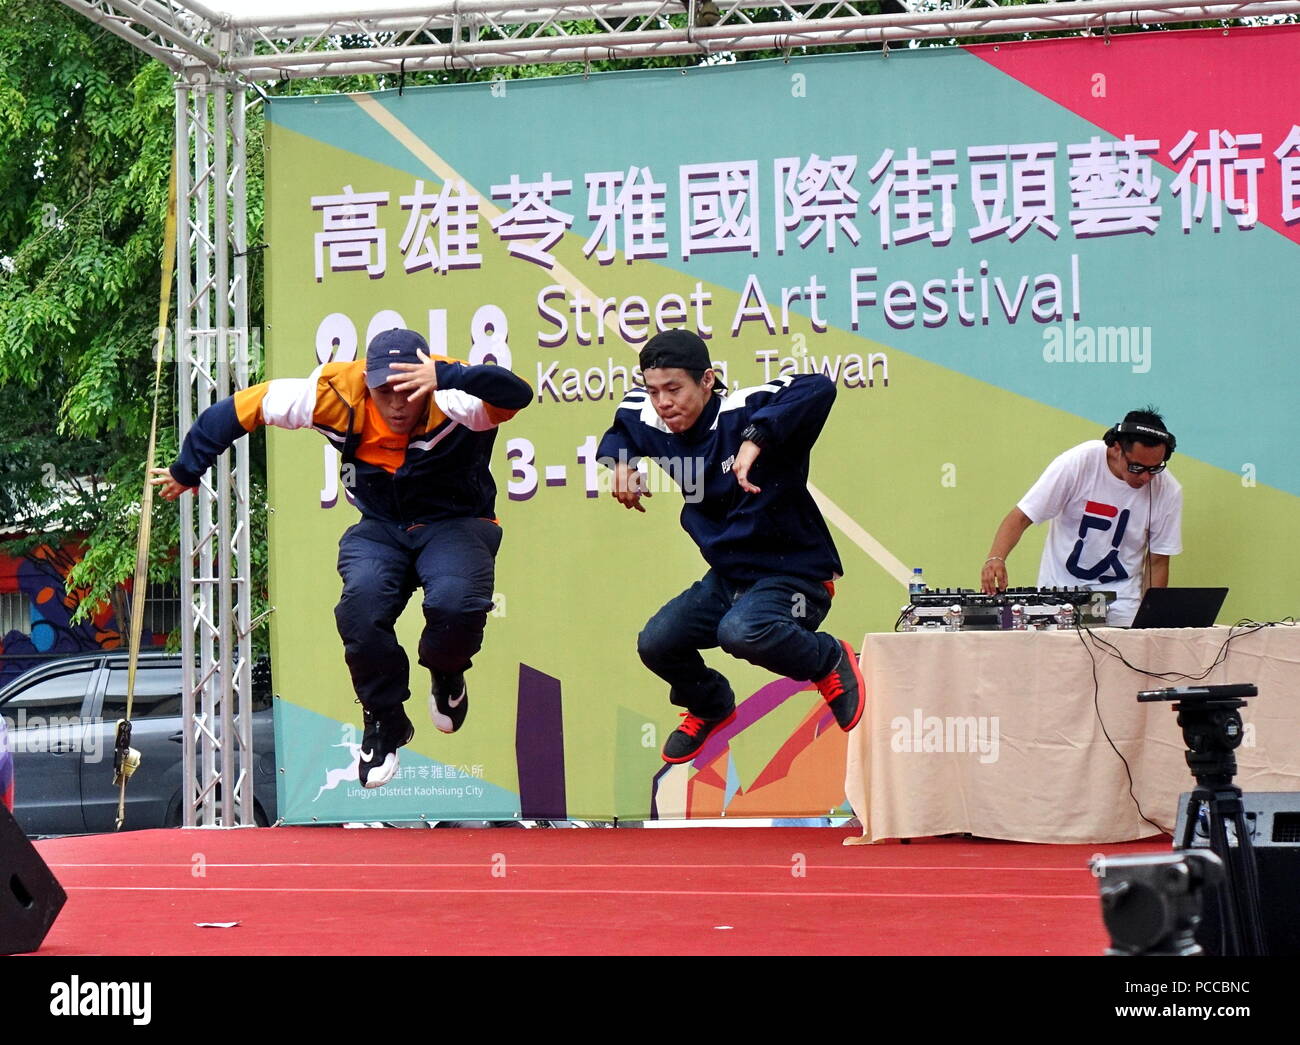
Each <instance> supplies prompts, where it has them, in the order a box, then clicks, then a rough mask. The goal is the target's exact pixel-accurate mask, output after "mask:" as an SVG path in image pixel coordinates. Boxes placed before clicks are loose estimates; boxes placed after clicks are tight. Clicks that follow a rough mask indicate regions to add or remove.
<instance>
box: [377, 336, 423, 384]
mask: <svg viewBox="0 0 1300 1045" xmlns="http://www.w3.org/2000/svg"><path fill="white" fill-rule="evenodd" d="M419 352H423V353H424V354H425V355H426V356H427V355H428V354H429V345H428V342H426V341H425V340H424V338H422V337H421V336H420V335H419V334H417V333H416V332H415V331H414V330H401V329H398V328H394V329H393V330H385V331H382V332H381V333H378V334H376V335H375V336H374V339H373V340H372V341H371V342H370V347H369V348H367V349H366V386H367V387H368V388H379V387H380V386H382V385H385V384H387V383H388V379H389V378H390V377H398V376H402V375H404V374H405V373H406V371H403V370H394V369H393V364H394V363H419V362H421V360H420V357H419V355H418V354H417V353H419Z"/></svg>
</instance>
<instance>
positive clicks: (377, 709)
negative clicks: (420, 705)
mask: <svg viewBox="0 0 1300 1045" xmlns="http://www.w3.org/2000/svg"><path fill="white" fill-rule="evenodd" d="M531 400H532V389H530V388H529V387H528V384H527V382H525V381H523V380H522V379H521V378H518V377H516V376H515V375H514V374H512V373H511V372H510V371H508V370H506V369H505V368H504V367H498V366H466V365H465V364H463V363H460V362H458V361H456V360H452V359H446V358H443V357H442V356H430V354H429V346H428V345H427V344H426V343H425V340H424V338H422V337H421V336H420V335H419V334H417V333H416V332H415V331H413V330H396V329H394V330H385V331H383V332H382V333H380V334H377V335H375V337H374V339H373V340H372V341H371V342H370V346H369V348H368V349H367V350H366V358H365V359H358V360H355V361H353V362H341V363H325V364H323V365H321V366H319V367H317V368H316V369H315V370H314V371H313V372H312V374H311V376H310V377H306V378H281V379H278V380H275V381H268V382H265V383H263V384H260V385H253V386H252V387H250V388H247V389H245V390H244V391H242V392H236V393H235V394H234V395H233V396H231V397H230V398H229V399H223V400H221V401H220V402H217V403H214V404H213V405H212V406H210V407H208V409H206V410H204V411H203V413H201V414H199V416H198V417H197V418H196V419H195V421H194V425H193V426H192V427H191V428H190V430H189V432H188V433H187V434H186V436H185V442H184V444H183V446H182V447H181V453H180V456H179V457H178V458H177V459H176V462H175V463H174V464H173V465H172V466H171V468H170V469H167V468H158V469H155V470H154V476H153V482H155V483H156V484H157V485H158V486H159V487H160V492H161V494H162V496H163V497H165V498H166V499H168V500H175V499H176V498H177V497H179V496H180V495H181V494H182V493H184V492H185V491H186V490H188V489H193V488H194V487H196V486H198V484H199V480H200V479H201V478H202V476H203V473H204V472H206V471H207V470H208V468H210V467H211V465H212V463H213V461H215V460H216V458H217V456H218V455H219V454H221V453H222V452H224V451H225V450H226V449H227V448H228V447H229V446H230V445H231V443H233V442H234V441H235V440H236V439H238V438H239V437H240V436H242V435H244V434H246V433H248V432H251V431H252V430H253V429H254V428H256V427H257V426H258V425H275V426H276V427H279V428H307V427H311V428H315V429H316V430H317V431H318V432H320V433H321V434H322V435H324V436H325V437H326V438H327V439H328V440H329V441H330V442H331V443H332V444H333V445H334V446H335V447H336V448H337V449H338V450H339V453H340V454H341V455H342V457H343V462H344V464H345V465H347V466H349V467H350V473H351V474H352V475H353V476H355V482H354V483H353V484H352V496H353V499H354V500H355V501H356V505H357V508H359V509H360V511H361V521H360V522H358V523H356V524H355V525H353V526H351V527H349V528H348V530H347V531H346V532H345V533H344V534H343V537H342V539H340V541H339V561H338V570H339V574H340V576H341V577H342V578H343V596H342V598H341V599H340V600H339V604H338V605H337V606H336V607H335V608H334V618H335V622H336V624H337V626H338V631H339V636H340V637H341V638H342V639H343V654H344V659H345V660H346V661H347V665H348V671H349V673H350V674H351V676H352V686H353V689H354V690H355V691H356V694H357V701H358V702H359V703H360V704H361V707H362V712H363V717H364V720H365V734H364V736H363V737H362V739H361V751H360V754H359V757H358V764H357V771H358V777H359V778H360V780H361V783H362V784H363V785H364V786H365V787H379V786H381V785H383V784H386V783H388V781H390V780H391V779H392V778H393V774H394V773H396V772H397V749H398V748H399V747H401V746H402V745H404V744H407V743H409V742H410V740H411V738H412V737H413V736H414V735H415V729H414V727H413V726H412V725H411V721H410V719H409V718H407V716H406V712H405V710H404V709H403V706H402V705H403V703H404V702H405V701H406V700H407V699H408V698H409V697H410V695H411V691H410V671H409V663H408V661H407V658H406V652H405V651H404V650H403V649H402V647H401V646H400V645H399V644H398V642H397V636H396V634H395V632H394V630H393V625H394V624H395V623H396V621H397V618H398V617H399V616H400V615H401V613H402V610H403V609H404V608H405V606H406V603H407V601H408V600H409V599H410V597H411V595H412V594H413V592H414V591H415V588H416V586H417V585H419V586H420V587H422V588H423V589H424V599H423V609H424V620H425V626H424V631H423V633H422V634H421V636H420V650H419V654H420V663H421V664H422V665H423V666H424V667H426V668H428V669H429V672H430V674H431V675H432V686H431V692H430V696H429V714H430V717H431V718H432V719H433V724H434V725H435V726H437V727H438V729H440V730H442V732H444V733H454V732H455V731H456V730H457V729H459V728H460V725H461V723H462V722H463V721H464V720H465V714H466V712H467V711H468V709H469V694H468V691H467V690H466V687H465V676H464V673H465V671H466V670H467V669H468V668H469V667H470V662H471V658H472V657H473V656H474V654H476V653H477V652H478V651H479V648H480V646H481V645H482V643H483V627H484V625H485V624H486V623H487V614H488V610H490V609H491V608H492V588H493V580H494V567H495V562H496V553H497V549H498V548H499V547H500V544H501V527H500V525H499V524H498V523H497V520H496V518H495V508H494V503H495V498H496V485H495V484H494V483H493V481H492V475H491V473H490V472H489V471H488V459H489V456H490V453H491V450H492V442H493V440H494V439H495V438H496V428H497V426H498V425H499V424H501V423H502V422H503V421H506V420H508V419H509V418H511V417H513V416H514V414H515V413H517V412H518V411H519V410H522V409H523V408H524V407H525V406H527V405H528V403H529V402H530V401H531Z"/></svg>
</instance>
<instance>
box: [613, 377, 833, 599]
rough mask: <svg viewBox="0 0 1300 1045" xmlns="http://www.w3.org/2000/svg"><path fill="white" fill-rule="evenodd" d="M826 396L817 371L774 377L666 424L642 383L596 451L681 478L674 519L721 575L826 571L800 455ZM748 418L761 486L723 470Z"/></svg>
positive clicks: (821, 531) (825, 537)
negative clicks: (749, 486) (678, 426)
mask: <svg viewBox="0 0 1300 1045" xmlns="http://www.w3.org/2000/svg"><path fill="white" fill-rule="evenodd" d="M834 401H835V383H834V382H833V381H831V379H830V378H828V377H825V376H824V375H821V374H804V375H800V376H795V377H790V376H785V377H778V378H774V379H773V380H771V381H769V382H767V383H766V384H763V385H759V386H758V387H756V388H745V389H741V390H740V391H738V392H733V393H732V394H731V395H729V396H727V397H726V398H723V397H721V396H716V395H715V396H713V397H712V398H711V399H710V400H709V402H708V403H706V404H705V407H704V411H703V413H701V414H700V416H699V418H698V419H697V420H696V422H695V424H694V425H692V426H691V427H690V428H689V429H687V430H686V431H685V432H681V433H680V434H674V433H673V432H671V431H669V429H668V426H667V425H665V424H664V422H663V421H662V420H661V419H660V418H659V415H658V414H657V413H655V409H654V405H653V404H652V403H651V401H650V395H649V393H648V392H646V391H645V389H635V390H633V391H631V392H629V393H628V394H627V396H626V397H625V398H624V400H623V402H622V403H621V404H620V405H619V407H618V410H617V411H616V412H615V414H614V424H613V425H612V426H611V427H610V429H609V431H607V432H606V433H605V435H604V437H603V438H602V439H601V441H600V446H599V448H598V450H597V456H598V457H599V458H600V459H601V462H602V463H603V464H606V465H608V466H611V467H612V466H613V465H614V464H615V463H617V462H618V461H619V460H626V461H627V462H628V463H629V464H634V463H635V462H636V460H637V459H639V458H642V457H648V458H651V459H653V460H655V462H656V463H657V464H659V465H660V467H662V468H663V469H664V471H665V472H667V473H668V474H669V475H670V476H671V477H672V479H673V481H674V482H676V483H677V484H678V485H679V486H681V488H682V492H683V495H684V496H685V500H686V503H685V504H684V505H683V506H682V515H681V523H682V528H683V529H684V530H685V531H686V532H687V533H688V534H690V536H691V540H693V541H694V542H695V543H696V545H697V546H698V547H699V549H700V553H701V554H702V555H703V556H704V559H705V561H706V562H707V563H708V564H709V565H710V566H712V567H713V568H714V569H715V570H717V571H718V573H720V574H721V575H722V576H723V577H725V578H727V579H728V580H731V581H735V582H738V583H746V584H748V583H753V582H754V581H757V580H761V579H762V578H764V577H771V576H790V577H803V578H807V579H808V580H812V581H829V580H832V579H834V578H835V577H838V576H840V575H841V574H842V573H843V566H842V565H841V564H840V557H839V553H838V552H837V551H836V550H835V542H834V541H832V540H831V534H830V530H829V529H827V526H826V521H825V520H824V519H823V518H822V514H821V512H820V511H819V510H818V509H817V505H816V503H815V502H814V501H813V498H812V494H810V493H809V492H808V465H809V456H810V455H811V453H812V447H813V443H815V442H816V441H817V436H818V435H820V434H821V430H822V426H823V425H824V424H825V423H826V417H827V415H828V414H829V413H830V409H831V404H832V403H833V402H834ZM751 424H752V425H754V426H756V427H757V428H758V429H759V430H760V432H762V433H763V437H764V440H765V445H764V446H763V449H762V451H761V452H760V453H759V455H758V458H757V460H755V462H754V466H753V467H752V468H751V469H750V472H749V479H750V482H752V483H753V484H754V485H755V486H757V487H759V488H760V490H761V492H760V493H746V492H745V491H744V490H743V489H741V487H740V484H739V483H738V482H737V481H736V477H735V476H734V475H733V474H732V472H731V465H732V463H733V462H734V461H735V457H736V453H737V451H739V450H740V444H741V443H742V442H744V439H743V437H742V435H741V433H742V432H743V431H744V430H745V429H746V428H747V427H748V426H749V425H751Z"/></svg>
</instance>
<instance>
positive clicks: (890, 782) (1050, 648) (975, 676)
mask: <svg viewBox="0 0 1300 1045" xmlns="http://www.w3.org/2000/svg"><path fill="white" fill-rule="evenodd" d="M1094 635H1095V637H1096V638H1097V639H1104V640H1105V641H1107V642H1110V643H1112V644H1113V645H1114V646H1115V647H1116V648H1117V649H1118V650H1119V651H1120V652H1121V653H1122V654H1123V655H1124V657H1125V658H1126V659H1127V660H1128V661H1129V663H1130V664H1133V665H1135V666H1137V667H1139V668H1143V669H1145V670H1147V671H1176V672H1183V673H1186V674H1199V673H1200V672H1201V671H1202V670H1204V669H1205V668H1207V667H1209V665H1210V664H1212V663H1213V662H1214V661H1215V659H1216V656H1217V655H1218V654H1219V652H1220V650H1221V648H1222V646H1223V644H1224V642H1225V641H1226V640H1227V638H1228V635H1229V629H1228V628H1203V629H1202V628H1164V629H1152V630H1140V631H1130V630H1126V629H1120V628H1100V629H1096V630H1095V632H1094ZM1090 647H1091V643H1090ZM1091 648H1092V656H1091V657H1090V656H1089V651H1088V649H1085V647H1084V645H1083V643H1082V642H1081V641H1080V638H1079V636H1078V634H1077V633H1075V632H1074V631H1059V632H1058V631H1049V632H1032V631H967V632H956V633H949V632H937V631H931V632H908V633H898V634H894V633H885V634H869V635H867V636H866V637H865V639H864V640H863V652H862V657H861V663H862V673H863V677H864V678H865V680H866V683H867V693H868V698H867V699H868V703H867V710H866V712H865V713H864V715H863V718H862V721H861V722H860V723H859V725H858V726H857V728H856V729H854V731H853V732H852V733H851V734H850V736H849V750H848V765H847V778H846V789H847V795H848V798H849V801H850V803H851V804H852V806H853V809H854V811H855V813H856V814H857V816H858V817H859V819H860V820H861V822H862V825H863V838H862V840H863V841H868V840H870V841H875V840H879V839H886V838H910V837H923V836H932V835H939V834H948V833H958V832H968V833H970V834H973V835H976V836H979V837H985V838H999V839H1008V840H1017V841H1026V842H1055V843H1081V844H1101V843H1106V842H1118V841H1124V840H1128V839H1134V838H1143V837H1147V836H1150V835H1154V834H1156V833H1157V830H1156V828H1155V827H1154V826H1152V824H1149V823H1147V822H1145V821H1144V820H1143V819H1142V817H1141V815H1139V812H1138V805H1137V804H1135V802H1134V799H1133V798H1131V797H1130V796H1129V780H1128V774H1127V773H1126V771H1125V767H1124V763H1123V762H1122V761H1121V760H1120V757H1119V756H1118V755H1117V754H1116V753H1115V751H1113V750H1112V749H1111V747H1110V745H1109V744H1108V743H1107V741H1106V737H1105V735H1104V734H1103V729H1102V726H1103V723H1104V725H1105V729H1106V730H1107V731H1108V732H1109V733H1110V736H1111V738H1112V739H1113V740H1114V742H1115V745H1116V746H1117V747H1118V749H1119V750H1120V752H1122V753H1123V755H1124V758H1125V759H1127V760H1128V764H1129V767H1130V768H1131V771H1132V777H1133V794H1134V795H1135V796H1136V800H1137V803H1140V805H1141V810H1142V812H1143V813H1145V814H1146V816H1147V817H1149V818H1150V819H1151V820H1152V821H1154V822H1155V824H1158V825H1160V827H1161V828H1164V829H1166V830H1172V829H1173V827H1174V823H1175V821H1176V819H1177V814H1178V796H1179V794H1180V793H1182V792H1186V791H1190V790H1191V789H1192V787H1193V786H1194V781H1193V778H1192V776H1191V773H1190V771H1189V770H1188V768H1187V764H1186V761H1185V758H1184V755H1185V751H1186V747H1185V745H1184V743H1183V735H1182V730H1181V729H1180V728H1179V726H1178V724H1177V715H1176V713H1175V712H1174V711H1173V705H1172V704H1169V703H1164V702H1161V703H1150V704H1140V703H1138V701H1137V693H1138V691H1139V690H1145V689H1162V688H1165V687H1167V686H1174V685H1196V684H1198V683H1196V682H1187V681H1181V680H1180V681H1165V680H1162V679H1158V678H1152V677H1150V676H1148V675H1144V674H1141V673H1139V672H1138V671H1135V670H1133V669H1131V668H1129V667H1126V666H1125V665H1124V664H1122V663H1121V662H1120V661H1119V660H1117V659H1115V658H1113V657H1112V656H1109V655H1108V654H1107V653H1105V652H1103V651H1100V650H1098V649H1096V648H1095V647H1091ZM1094 659H1095V671H1096V677H1097V680H1098V697H1097V699H1096V701H1095V702H1094V696H1093V692H1094V690H1093V672H1094ZM1232 682H1251V683H1254V684H1255V685H1256V686H1258V687H1259V696H1257V697H1253V698H1251V700H1250V702H1249V704H1248V706H1247V707H1246V708H1244V709H1242V718H1243V720H1244V722H1245V724H1246V725H1245V730H1244V742H1243V744H1242V746H1241V747H1239V748H1238V749H1237V751H1236V758H1237V762H1238V773H1237V777H1236V784H1237V786H1238V787H1240V788H1242V790H1243V791H1286V792H1297V793H1300V627H1287V626H1276V627H1268V628H1263V629H1260V630H1258V631H1255V632H1252V633H1247V634H1241V633H1240V629H1238V634H1237V637H1235V638H1234V639H1233V640H1232V642H1231V644H1230V645H1229V647H1228V651H1227V656H1226V659H1225V660H1224V662H1223V663H1222V664H1221V665H1220V666H1219V667H1216V668H1215V669H1214V670H1213V671H1211V672H1210V673H1209V675H1208V676H1207V677H1206V678H1205V680H1204V682H1203V683H1200V684H1215V683H1232ZM1094 704H1095V706H1094ZM1099 714H1100V718H1099ZM1297 808H1300V805H1298V806H1297Z"/></svg>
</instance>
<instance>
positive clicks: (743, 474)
mask: <svg viewBox="0 0 1300 1045" xmlns="http://www.w3.org/2000/svg"><path fill="white" fill-rule="evenodd" d="M641 370H642V373H643V375H644V377H645V384H646V387H645V389H644V390H642V389H636V390H634V391H632V392H629V393H628V395H627V397H626V398H625V399H624V400H623V402H622V404H621V405H620V406H619V408H618V410H617V412H616V413H615V415H614V424H613V426H612V427H611V428H610V429H609V431H608V432H606V433H605V436H604V438H603V439H602V440H601V443H600V447H599V450H598V456H599V457H600V459H601V461H602V463H604V464H606V465H608V466H609V467H610V468H612V469H613V473H614V475H613V490H612V493H613V496H614V497H615V499H616V500H618V502H619V503H620V504H622V505H623V506H624V507H625V508H635V509H636V510H637V511H642V512H643V511H645V508H643V507H642V505H641V496H642V488H641V485H640V475H639V473H638V472H637V469H636V462H637V460H638V459H639V458H642V457H648V458H651V459H653V460H655V461H656V462H657V463H658V464H659V465H660V466H661V467H662V468H663V469H664V470H665V471H666V472H667V473H668V474H669V475H670V476H671V477H672V478H673V479H674V480H675V481H676V482H677V483H678V485H680V486H681V487H682V490H683V492H684V493H685V494H686V503H685V505H684V506H683V508H682V517H681V521H682V527H683V528H684V529H685V530H686V532H687V533H688V534H690V536H691V539H692V540H693V541H695V543H696V545H697V546H698V547H699V549H700V552H701V554H702V555H703V556H704V559H705V561H706V562H707V563H708V564H709V566H710V569H709V572H708V573H707V574H705V576H704V579H703V580H701V581H698V582H697V583H696V584H694V585H692V586H691V587H690V588H689V589H687V590H686V591H684V592H683V593H682V594H681V595H679V596H677V597H676V598H675V599H673V600H672V601H671V602H669V603H668V604H667V605H666V606H664V607H663V609H661V610H660V611H659V612H658V613H656V614H655V615H654V616H653V617H652V618H651V619H650V622H649V623H648V624H646V626H645V629H644V630H643V631H642V632H641V635H640V637H639V638H638V639H637V652H638V653H639V654H640V656H641V660H642V661H643V662H644V664H645V665H646V667H648V668H649V669H650V670H651V671H653V672H654V673H655V674H656V675H658V676H659V677H660V678H662V679H663V680H664V681H665V682H667V683H668V684H669V685H670V686H671V687H672V689H671V692H670V694H669V700H670V701H672V703H674V704H676V705H677V706H678V707H682V708H685V709H686V711H685V712H684V714H683V719H684V721H683V722H682V724H681V726H679V727H678V728H677V729H676V730H674V731H673V733H672V734H671V735H670V736H669V737H668V740H667V742H666V743H665V744H664V750H663V758H664V761H665V762H670V763H680V762H689V761H691V759H693V758H694V757H695V756H696V755H697V754H698V753H699V750H700V748H701V747H703V746H704V742H705V741H706V740H707V739H708V738H709V736H710V734H712V733H714V732H715V731H717V730H718V729H721V728H722V727H723V726H725V725H727V724H728V723H729V722H731V721H732V719H734V718H735V707H736V698H735V695H734V694H733V693H732V690H731V686H730V684H729V683H728V682H727V680H726V679H725V678H724V677H723V676H722V675H721V674H719V673H718V672H717V671H714V670H713V669H712V668H709V667H708V666H707V665H706V664H705V663H704V659H703V658H702V657H701V656H700V654H699V651H700V650H702V649H712V648H714V647H717V646H721V647H722V649H723V650H725V651H726V652H727V653H730V654H731V655H732V656H735V657H739V658H741V659H742V660H747V661H749V662H750V663H751V664H757V665H759V666H760V667H763V668H766V669H768V670H769V671H773V672H776V673H777V674H778V675H784V676H787V677H789V678H792V679H798V680H815V681H816V685H817V688H818V690H819V691H820V692H821V694H822V696H823V698H824V699H825V700H826V702H827V704H828V705H829V706H830V708H831V710H832V711H833V712H834V714H835V720H836V721H837V722H838V723H839V725H840V728H841V729H843V730H845V731H846V732H847V731H848V730H850V729H852V728H853V727H854V726H855V725H857V723H858V720H859V719H860V718H861V717H862V709H863V707H864V704H865V699H866V687H865V685H864V684H863V681H862V674H861V672H860V671H859V669H858V662H857V658H856V657H855V656H854V655H853V650H852V648H851V647H850V646H849V644H848V643H847V642H844V641H842V640H837V639H835V638H833V637H832V636H830V635H827V634H826V633H825V632H819V631H817V627H818V625H819V624H821V622H822V620H823V619H824V618H825V616H826V614H827V612H828V611H829V610H830V606H831V598H832V596H833V595H834V591H835V588H834V584H833V580H834V578H835V577H838V576H839V575H840V573H841V566H840V559H839V555H838V553H837V552H836V550H835V545H834V543H833V542H832V541H831V535H830V531H829V530H828V529H827V528H826V523H825V521H824V520H823V519H822V516H821V512H819V511H818V510H817V506H816V504H815V503H814V501H813V499H812V495H811V494H810V493H809V492H808V458H809V455H810V453H811V451H812V447H813V443H815V442H816V440H817V436H818V435H819V434H820V433H821V430H822V425H823V424H824V423H825V421H826V416H827V414H828V413H830V408H831V403H832V402H833V401H834V399H835V384H834V382H832V381H831V380H830V379H829V378H826V377H824V376H822V375H819V374H808V375H803V376H799V377H780V378H776V379H775V380H773V381H769V382H768V383H767V384H764V385H761V386H759V387H757V388H748V389H743V390H741V391H739V392H735V393H734V394H732V395H729V396H726V397H723V396H722V395H721V394H719V393H717V391H716V390H715V387H714V385H715V381H716V377H715V375H714V372H713V363H712V361H711V360H710V359H709V352H708V348H707V347H706V346H705V344H704V342H703V341H702V340H701V339H700V338H699V337H698V336H696V335H695V334H693V333H691V332H690V331H687V330H670V331H666V332H664V333H661V334H658V335H656V336H655V337H653V338H651V339H650V341H649V342H648V343H647V344H646V347H645V348H644V349H643V350H642V352H641Z"/></svg>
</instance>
